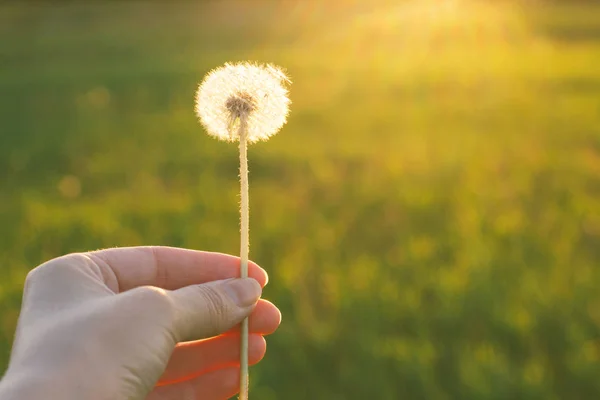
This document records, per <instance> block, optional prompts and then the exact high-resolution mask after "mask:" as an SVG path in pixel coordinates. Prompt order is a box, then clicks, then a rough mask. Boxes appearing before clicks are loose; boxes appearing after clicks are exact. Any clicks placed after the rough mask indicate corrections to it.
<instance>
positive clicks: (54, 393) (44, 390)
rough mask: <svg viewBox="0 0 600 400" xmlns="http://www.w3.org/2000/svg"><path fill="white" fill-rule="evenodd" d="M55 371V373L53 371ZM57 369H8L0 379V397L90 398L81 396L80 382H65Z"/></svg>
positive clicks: (25, 399)
mask: <svg viewBox="0 0 600 400" xmlns="http://www.w3.org/2000/svg"><path fill="white" fill-rule="evenodd" d="M55 372H56V373H55ZM59 374H60V372H59V371H52V372H50V371H45V372H43V373H40V372H39V371H10V370H9V371H8V372H7V373H6V375H5V376H4V377H3V378H2V380H0V399H2V400H29V399H61V400H76V399H84V398H86V399H91V397H89V396H86V395H84V396H81V394H83V393H82V391H81V390H80V389H81V387H80V385H81V383H79V382H67V381H66V380H65V376H64V375H63V376H59Z"/></svg>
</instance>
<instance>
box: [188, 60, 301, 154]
mask: <svg viewBox="0 0 600 400" xmlns="http://www.w3.org/2000/svg"><path fill="white" fill-rule="evenodd" d="M289 82H290V81H289V79H288V77H287V76H286V75H285V73H284V72H283V71H282V70H281V69H280V68H278V67H276V66H274V65H270V64H267V65H259V64H252V63H247V62H246V63H238V64H225V65H224V66H222V67H219V68H217V69H215V70H213V71H211V72H209V73H208V75H207V76H206V77H205V78H204V80H203V81H202V83H201V84H200V86H199V87H198V91H197V92H196V114H197V115H198V117H199V118H200V122H201V123H202V125H203V126H204V128H205V129H206V130H207V132H208V133H209V134H210V135H212V136H215V137H216V138H218V139H221V140H225V141H236V140H239V133H238V129H237V128H238V127H239V124H240V123H241V119H245V122H246V124H247V135H248V136H247V140H248V142H249V143H253V142H257V141H259V140H266V139H268V138H269V137H271V136H273V135H274V134H276V133H277V132H278V131H279V129H281V127H282V126H283V125H284V124H285V122H286V120H287V115H288V113H289V104H290V100H289V99H288V90H287V88H286V86H285V84H286V83H289Z"/></svg>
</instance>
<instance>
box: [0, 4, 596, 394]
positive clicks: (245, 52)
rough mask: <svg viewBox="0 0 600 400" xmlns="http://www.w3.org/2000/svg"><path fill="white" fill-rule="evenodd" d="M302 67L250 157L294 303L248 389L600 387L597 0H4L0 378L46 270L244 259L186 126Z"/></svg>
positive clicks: (254, 220) (221, 189) (269, 238)
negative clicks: (180, 252)
mask: <svg viewBox="0 0 600 400" xmlns="http://www.w3.org/2000/svg"><path fill="white" fill-rule="evenodd" d="M247 59H249V60H255V61H260V62H273V63H276V64H279V65H281V66H283V67H285V68H286V69H287V72H288V73H289V75H290V76H291V78H292V81H293V82H294V83H293V85H292V86H291V99H292V101H293V104H292V112H291V116H290V119H289V123H288V124H287V125H286V126H285V127H284V128H283V130H282V131H281V132H280V134H279V135H277V136H275V137H273V138H272V139H271V140H269V142H267V143H259V144H256V145H253V146H252V147H251V148H250V155H249V157H250V171H251V173H250V181H251V190H250V202H251V203H250V204H251V236H250V240H251V258H252V259H253V260H255V261H256V262H258V263H259V264H260V265H262V266H263V267H264V268H265V269H267V271H268V272H269V274H270V277H271V280H270V284H269V286H268V287H267V288H266V290H265V293H264V296H265V297H266V298H268V299H270V300H272V301H274V302H275V303H276V304H277V305H278V306H279V307H280V308H281V310H282V311H283V323H282V325H281V328H280V329H279V331H278V332H277V333H276V334H274V335H273V336H271V337H270V339H269V345H268V346H269V349H268V351H267V356H266V358H265V360H264V361H263V362H262V363H261V364H260V365H258V366H256V367H254V368H252V369H251V375H252V379H251V384H252V386H251V393H252V397H254V398H257V399H261V400H274V399H282V398H285V399H288V400H296V399H297V400H305V399H339V400H343V399H351V400H353V399H356V400H359V399H360V400H363V399H368V398H372V399H406V400H409V399H411V400H412V399H415V400H416V399H428V400H445V399H477V400H486V399H540V400H541V399H544V400H553V399H598V398H600V379H599V377H600V5H599V4H598V3H597V2H575V1H554V2H544V1H516V2H506V1H490V2H483V1H467V0H464V1H459V0H448V1H442V0H438V1H425V0H419V1H400V0H396V1H389V0H373V1H350V0H347V1H344V0H331V1H312V0H297V1H292V0H288V1H266V0H252V1H250V0H246V1H243V0H238V1H229V0H224V1H172V2H161V1H111V2H108V1H106V2H100V1H95V2H91V1H90V2H83V1H81V2H78V1H56V2H41V1H40V2H33V1H8V2H2V3H0V261H1V263H0V371H3V370H4V369H5V368H6V365H7V363H8V356H9V352H10V346H11V342H12V338H13V334H14V329H15V324H16V321H17V317H18V310H19V305H20V301H21V294H22V285H23V281H24V278H25V275H26V273H27V271H29V270H30V269H31V268H33V267H35V266H36V265H38V264H39V263H41V262H43V261H45V260H47V259H50V258H53V257H56V256H59V255H62V254H65V253H68V252H73V251H85V250H90V249H97V248H102V247H107V246H134V245H143V244H161V245H170V246H181V247H189V248H195V249H204V250H211V251H219V252H226V253H232V254H236V253H237V252H238V249H239V244H238V243H239V235H238V181H237V175H238V171H237V168H238V160H237V148H236V146H234V145H229V144H226V143H222V142H218V141H216V140H214V139H212V138H210V137H208V136H207V135H206V134H205V132H204V131H203V129H202V127H201V126H200V124H199V123H198V122H197V120H196V117H195V115H194V112H193V103H194V92H195V90H196V87H197V84H198V83H199V82H200V81H201V80H202V78H203V76H204V75H205V73H206V72H208V71H209V70H210V69H212V68H214V67H217V66H220V65H222V64H223V63H224V62H227V61H239V60H247Z"/></svg>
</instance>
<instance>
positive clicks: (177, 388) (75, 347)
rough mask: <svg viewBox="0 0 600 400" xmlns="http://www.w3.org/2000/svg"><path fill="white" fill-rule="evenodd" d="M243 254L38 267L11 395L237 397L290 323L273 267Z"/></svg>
mask: <svg viewBox="0 0 600 400" xmlns="http://www.w3.org/2000/svg"><path fill="white" fill-rule="evenodd" d="M239 264H240V261H239V258H237V257H233V256H229V255H226V254H219V253H209V252H202V251H194V250H187V249H178V248H171V247H131V248H115V249H109V250H101V251H96V252H90V253H77V254H69V255H67V256H63V257H60V258H57V259H54V260H51V261H48V262H47V263H45V264H42V265H41V266H39V267H37V268H35V269H34V270H32V271H31V272H30V273H29V275H28V277H27V280H26V282H25V288H24V295H23V305H22V309H21V314H20V318H19V322H18V326H17V332H16V336H15V343H14V346H13V349H12V354H11V361H10V364H9V368H8V370H7V372H6V374H5V376H4V377H3V379H2V381H0V398H2V399H5V400H24V399H32V398H52V399H54V398H56V399H59V398H60V399H62V400H70V399H73V400H75V399H84V398H85V399H90V400H105V399H106V400H109V399H111V400H116V399H123V400H137V399H140V400H141V399H148V400H170V399H173V400H174V399H186V400H188V399H190V400H191V399H202V400H212V399H215V400H216V399H227V398H230V397H231V396H234V395H235V394H236V393H237V391H238V389H239V388H238V386H239V356H240V354H239V353H240V350H239V343H240V337H239V322H240V321H241V320H242V319H243V318H244V317H246V316H249V330H250V337H249V361H250V364H256V363H257V362H259V361H260V360H261V359H262V358H263V356H264V355H265V351H266V343H265V340H264V338H263V336H265V335H268V334H270V333H273V332H274V331H275V330H276V329H277V327H278V326H279V323H280V322H281V314H280V312H279V310H278V309H277V308H276V307H275V306H274V305H273V304H272V303H270V302H268V301H266V300H263V299H260V295H261V293H262V288H263V287H264V286H265V285H266V284H267V280H268V277H267V273H266V272H265V271H264V270H263V269H262V268H260V267H259V266H258V265H256V264H254V263H252V262H250V263H249V265H248V267H249V278H245V279H239V278H236V277H237V276H239Z"/></svg>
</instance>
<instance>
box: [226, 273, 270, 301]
mask: <svg viewBox="0 0 600 400" xmlns="http://www.w3.org/2000/svg"><path fill="white" fill-rule="evenodd" d="M223 286H224V287H225V291H226V292H227V294H228V295H229V297H231V299H232V300H233V301H234V302H235V304H237V305H238V306H239V307H250V306H252V305H254V304H255V303H256V302H257V301H258V298H259V297H260V295H261V293H262V289H261V287H260V285H259V284H258V282H257V281H256V280H255V279H252V278H241V279H233V280H228V281H225V282H223Z"/></svg>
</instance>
